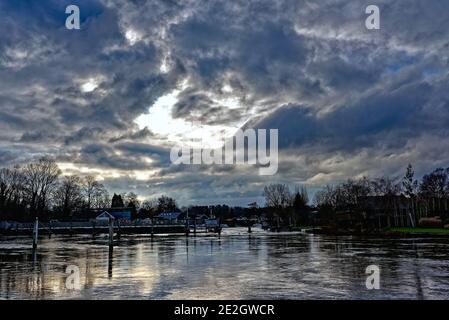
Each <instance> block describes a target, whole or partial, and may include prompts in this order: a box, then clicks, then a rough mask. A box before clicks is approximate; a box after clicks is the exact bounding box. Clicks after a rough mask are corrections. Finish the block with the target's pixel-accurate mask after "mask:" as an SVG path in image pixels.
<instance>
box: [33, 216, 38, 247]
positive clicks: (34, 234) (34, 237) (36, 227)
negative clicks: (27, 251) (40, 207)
mask: <svg viewBox="0 0 449 320" xmlns="http://www.w3.org/2000/svg"><path fill="white" fill-rule="evenodd" d="M38 236H39V219H38V218H37V217H36V221H35V222H34V229H33V250H36V248H37V239H38Z"/></svg>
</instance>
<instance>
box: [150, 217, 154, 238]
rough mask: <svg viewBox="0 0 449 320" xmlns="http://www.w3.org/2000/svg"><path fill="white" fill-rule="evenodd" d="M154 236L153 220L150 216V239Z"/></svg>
mask: <svg viewBox="0 0 449 320" xmlns="http://www.w3.org/2000/svg"><path fill="white" fill-rule="evenodd" d="M153 238H154V220H153V218H151V240H153Z"/></svg>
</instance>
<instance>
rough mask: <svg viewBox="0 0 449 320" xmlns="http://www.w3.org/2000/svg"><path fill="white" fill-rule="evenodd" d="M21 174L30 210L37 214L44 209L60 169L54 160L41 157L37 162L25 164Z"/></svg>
mask: <svg viewBox="0 0 449 320" xmlns="http://www.w3.org/2000/svg"><path fill="white" fill-rule="evenodd" d="M23 174H24V176H25V191H26V196H27V197H28V201H29V206H30V212H31V213H32V214H37V213H41V212H42V211H46V210H47V209H48V208H47V206H48V198H49V195H50V193H51V192H52V191H53V190H54V188H55V186H56V185H57V180H58V176H59V175H60V174H61V170H59V168H58V166H57V164H56V162H55V161H54V160H52V159H49V158H41V159H39V160H38V161H37V162H34V163H30V164H27V165H26V166H25V167H24V169H23Z"/></svg>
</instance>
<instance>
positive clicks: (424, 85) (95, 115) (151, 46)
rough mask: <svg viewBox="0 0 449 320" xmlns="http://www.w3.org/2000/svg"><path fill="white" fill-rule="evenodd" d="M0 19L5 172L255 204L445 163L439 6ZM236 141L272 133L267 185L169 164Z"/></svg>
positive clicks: (403, 0) (124, 2) (447, 79)
mask: <svg viewBox="0 0 449 320" xmlns="http://www.w3.org/2000/svg"><path fill="white" fill-rule="evenodd" d="M70 4H74V5H77V6H79V8H80V13H81V28H80V30H68V29H66V27H65V20H66V18H67V16H68V15H67V14H66V13H65V8H66V6H68V5H70ZM370 4H375V5H377V6H378V7H379V8H380V29H379V30H368V29H367V28H366V27H365V20H366V18H367V16H368V15H367V14H366V13H365V9H366V7H367V6H368V5H370ZM0 16H1V19H0V30H1V32H0V129H1V130H0V167H8V166H12V165H14V164H22V163H26V162H29V161H33V160H35V159H37V158H39V157H42V156H51V157H53V158H54V159H55V160H56V162H57V163H58V165H59V166H60V168H61V169H62V171H63V174H64V175H71V174H80V175H88V174H90V175H95V176H96V177H97V178H98V179H99V180H101V181H102V183H104V184H105V185H106V186H107V187H108V188H109V190H110V191H111V192H120V193H121V192H134V193H136V194H138V195H139V197H140V198H141V199H146V198H154V197H157V196H160V195H162V194H166V195H169V196H172V197H174V198H176V199H177V200H178V203H179V204H181V205H190V204H229V205H246V204H248V203H250V202H253V201H257V202H258V203H259V204H260V205H262V204H263V198H262V196H261V195H262V190H263V186H264V185H266V184H269V183H287V184H289V185H291V186H294V185H305V186H307V187H308V188H309V190H310V193H312V194H313V192H314V190H317V189H319V188H322V187H323V186H325V185H326V184H334V183H338V182H340V181H343V180H345V179H348V178H357V177H362V176H368V177H376V176H383V175H391V176H402V175H403V174H404V172H405V168H406V166H407V164H408V163H412V164H413V166H414V167H415V170H416V173H417V175H418V176H419V175H422V174H424V173H426V172H429V171H431V170H433V169H434V168H436V167H448V166H449V139H448V138H447V137H448V133H449V132H448V131H449V68H448V67H449V28H448V22H449V2H448V1H441V0H428V1H421V0H397V1H385V0H369V1H364V0H357V1H348V0H345V1H344V0H320V1H311V0H294V1H289V0H282V1H279V0H258V1H251V0H232V1H214V0H211V1H196V0H183V1H180V0H153V1H144V0H134V1H130V0H114V1H112V0H101V1H100V0H92V1H86V0H85V1H75V0H70V1H65V0H43V1H33V0H18V1H10V0H0ZM239 128H255V129H278V130H279V168H278V171H277V173H276V174H275V175H273V176H262V175H259V170H258V169H257V168H255V167H254V166H239V165H235V166H233V165H218V164H215V165H174V164H172V163H171V162H170V149H171V148H172V147H173V146H174V145H176V144H179V143H182V142H183V141H185V140H186V139H197V140H198V139H201V143H202V144H204V145H205V146H212V147H217V146H219V145H220V143H221V141H222V139H223V138H229V137H232V135H233V134H234V133H235V132H236V130H237V129H239Z"/></svg>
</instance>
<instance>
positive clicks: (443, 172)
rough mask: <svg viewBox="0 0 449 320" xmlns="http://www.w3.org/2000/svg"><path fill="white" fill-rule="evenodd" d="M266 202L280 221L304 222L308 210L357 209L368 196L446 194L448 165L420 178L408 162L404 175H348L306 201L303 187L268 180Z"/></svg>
mask: <svg viewBox="0 0 449 320" xmlns="http://www.w3.org/2000/svg"><path fill="white" fill-rule="evenodd" d="M263 196H264V197H265V201H266V205H267V207H268V208H271V212H273V213H275V214H276V216H280V218H281V219H282V220H283V222H286V221H287V220H289V222H290V221H291V220H292V219H293V220H294V221H295V220H296V221H298V220H299V221H301V222H302V223H307V219H308V213H309V212H310V211H311V210H312V208H313V209H316V210H318V212H319V213H320V214H321V216H326V215H327V216H331V215H333V214H334V213H335V212H336V211H338V210H353V211H357V209H360V207H361V200H363V199H364V198H366V197H369V196H377V197H382V198H384V199H385V200H386V202H388V201H387V200H388V199H391V198H392V197H395V196H404V197H406V198H409V199H412V200H413V201H426V199H448V198H449V168H446V169H444V168H437V169H435V170H434V171H432V172H430V173H428V174H425V175H424V176H423V177H422V179H421V180H418V179H416V178H415V172H414V169H413V166H412V165H411V164H409V165H408V166H407V168H406V171H405V174H404V176H403V177H402V178H401V177H386V176H384V177H379V178H368V177H362V178H359V179H348V180H346V181H344V182H341V183H338V184H334V185H327V186H325V187H324V188H323V189H321V190H319V191H317V192H316V193H315V196H314V199H313V202H312V203H309V199H308V196H307V190H306V189H305V188H304V187H301V188H298V187H296V190H295V191H294V192H292V191H291V190H290V188H289V186H288V185H286V184H271V185H269V186H266V187H265V188H264V191H263Z"/></svg>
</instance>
